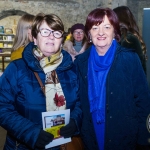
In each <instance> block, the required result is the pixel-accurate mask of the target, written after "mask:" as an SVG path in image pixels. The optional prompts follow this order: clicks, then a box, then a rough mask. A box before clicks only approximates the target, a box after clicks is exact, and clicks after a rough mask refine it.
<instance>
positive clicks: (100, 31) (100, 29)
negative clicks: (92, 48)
mask: <svg viewBox="0 0 150 150" xmlns="http://www.w3.org/2000/svg"><path fill="white" fill-rule="evenodd" d="M98 34H99V35H100V36H102V35H104V29H103V28H102V27H99V31H98Z"/></svg>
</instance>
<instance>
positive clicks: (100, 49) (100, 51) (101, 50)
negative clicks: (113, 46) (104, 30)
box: [96, 47, 109, 56]
mask: <svg viewBox="0 0 150 150" xmlns="http://www.w3.org/2000/svg"><path fill="white" fill-rule="evenodd" d="M108 49H109V48H106V47H96V51H97V53H98V55H99V56H104V55H105V54H106V52H107V51H108Z"/></svg>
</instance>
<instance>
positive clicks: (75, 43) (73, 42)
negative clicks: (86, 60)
mask: <svg viewBox="0 0 150 150" xmlns="http://www.w3.org/2000/svg"><path fill="white" fill-rule="evenodd" d="M71 34H72V37H71V39H70V40H66V41H65V43H64V45H63V49H64V50H66V51H67V52H68V53H69V54H70V55H71V56H72V60H73V61H74V59H75V56H76V55H79V54H81V53H83V52H84V51H85V49H86V48H87V45H88V44H87V37H86V35H85V32H84V25H83V24H81V23H77V24H74V25H73V26H72V27H71Z"/></svg>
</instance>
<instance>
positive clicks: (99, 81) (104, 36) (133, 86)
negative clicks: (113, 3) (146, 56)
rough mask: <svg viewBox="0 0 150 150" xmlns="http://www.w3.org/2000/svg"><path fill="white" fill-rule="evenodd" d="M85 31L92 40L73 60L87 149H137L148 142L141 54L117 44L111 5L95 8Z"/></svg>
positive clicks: (148, 96)
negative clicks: (77, 79)
mask: <svg viewBox="0 0 150 150" xmlns="http://www.w3.org/2000/svg"><path fill="white" fill-rule="evenodd" d="M85 33H86V35H87V36H88V41H89V42H91V43H92V45H91V46H90V47H89V48H88V49H87V50H86V51H85V52H84V53H83V54H81V55H78V56H77V57H76V59H75V62H74V63H75V65H76V67H77V71H78V78H79V87H80V88H79V99H80V101H81V109H82V113H83V118H82V126H81V137H82V140H83V142H84V145H85V149H86V150H109V149H112V150H129V149H130V150H134V149H135V147H136V144H139V145H141V146H144V147H148V145H150V143H149V142H148V141H149V140H150V126H149V124H150V91H149V88H148V83H147V80H146V76H145V73H144V70H143V68H142V65H141V62H140V59H139V57H138V55H137V54H136V53H135V52H134V51H132V50H131V49H128V48H125V47H122V46H121V45H120V44H118V42H119V40H120V27H119V21H118V18H117V15H116V14H115V12H114V11H113V10H112V9H110V8H97V9H94V10H92V11H91V12H90V13H89V15H88V16H87V19H86V24H85Z"/></svg>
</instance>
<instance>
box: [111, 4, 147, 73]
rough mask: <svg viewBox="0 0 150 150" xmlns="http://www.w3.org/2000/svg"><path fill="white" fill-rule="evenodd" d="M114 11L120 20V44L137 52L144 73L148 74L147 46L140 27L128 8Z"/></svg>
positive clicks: (124, 7)
mask: <svg viewBox="0 0 150 150" xmlns="http://www.w3.org/2000/svg"><path fill="white" fill-rule="evenodd" d="M113 10H114V12H115V13H116V14H117V16H118V19H119V24H120V31H121V41H120V44H121V45H122V46H123V47H126V48H130V49H134V50H135V52H136V53H137V54H138V56H139V58H140V60H141V63H142V66H143V69H144V72H145V73H146V59H147V57H146V45H145V44H144V41H143V39H142V37H141V35H140V33H139V28H138V25H137V23H136V21H135V18H134V16H133V14H132V12H131V10H130V9H129V8H128V7H127V6H119V7H116V8H114V9H113Z"/></svg>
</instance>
